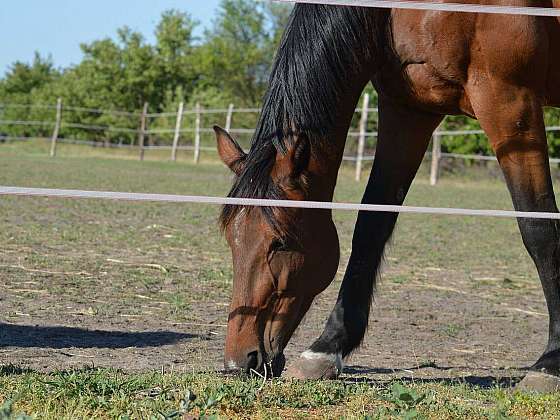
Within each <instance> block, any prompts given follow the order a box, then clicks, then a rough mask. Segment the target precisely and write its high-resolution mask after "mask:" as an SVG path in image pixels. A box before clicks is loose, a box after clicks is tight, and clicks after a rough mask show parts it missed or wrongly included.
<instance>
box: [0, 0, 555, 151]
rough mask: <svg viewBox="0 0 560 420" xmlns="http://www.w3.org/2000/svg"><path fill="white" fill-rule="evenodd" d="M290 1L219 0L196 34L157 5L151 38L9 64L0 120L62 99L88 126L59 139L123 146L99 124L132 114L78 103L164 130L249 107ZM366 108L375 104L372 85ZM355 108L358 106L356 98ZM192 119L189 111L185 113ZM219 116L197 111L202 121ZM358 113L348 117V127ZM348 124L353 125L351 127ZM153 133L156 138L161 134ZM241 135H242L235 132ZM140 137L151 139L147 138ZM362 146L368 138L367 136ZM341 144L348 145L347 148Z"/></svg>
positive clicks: (121, 38) (456, 122) (133, 124)
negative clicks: (148, 115)
mask: <svg viewBox="0 0 560 420" xmlns="http://www.w3.org/2000/svg"><path fill="white" fill-rule="evenodd" d="M290 11H291V6H287V5H285V4H276V3H270V2H260V1H257V0H222V1H221V4H220V6H219V8H218V11H217V15H216V17H215V19H214V21H213V23H212V25H211V27H210V28H209V29H208V30H206V31H205V33H204V35H203V36H202V37H201V39H196V38H195V36H194V35H193V34H194V30H195V29H196V27H197V25H198V22H197V21H196V20H195V19H193V17H192V16H190V15H189V14H187V13H184V12H181V11H178V10H168V11H166V12H164V13H163V14H162V16H161V18H160V21H159V23H158V24H157V25H156V28H155V39H156V42H155V43H154V44H149V43H147V42H146V40H145V39H144V38H143V36H142V35H141V34H140V33H137V32H134V31H132V30H131V29H130V28H128V27H123V28H121V29H119V30H118V31H117V33H116V36H114V37H113V38H109V37H107V38H104V39H100V40H96V41H93V42H91V43H88V44H83V45H81V49H82V52H83V59H82V61H81V62H80V63H78V64H76V65H73V66H70V67H68V68H65V69H56V68H55V67H54V66H53V63H52V60H51V59H50V58H44V57H42V56H40V55H39V54H38V53H37V54H36V55H35V57H34V59H33V61H32V62H31V63H29V64H28V63H22V62H16V63H14V64H13V65H12V66H11V67H10V68H9V70H8V72H7V73H6V74H5V76H4V77H3V78H2V79H0V120H3V121H6V120H11V121H22V120H26V121H53V120H54V115H55V110H54V104H55V103H56V99H57V98H58V97H61V98H62V99H63V103H64V105H65V108H64V113H63V114H64V120H65V121H67V122H68V121H71V122H72V123H73V124H78V125H87V126H94V127H96V128H95V130H94V131H89V132H85V131H84V130H82V129H80V127H79V126H75V125H74V126H71V125H69V124H65V125H63V129H62V132H61V135H62V136H63V137H67V138H77V139H88V140H103V141H111V142H123V143H131V142H133V141H134V140H135V137H136V135H135V134H134V133H133V132H130V133H127V132H126V131H117V132H115V131H111V130H107V129H104V127H108V126H118V127H124V128H129V129H131V130H134V129H137V128H138V124H139V117H138V115H132V116H130V115H125V114H118V115H113V114H111V115H109V114H96V113H91V112H85V111H84V110H82V109H81V108H96V109H109V110H115V109H120V110H128V111H136V112H139V110H140V109H142V107H143V104H144V103H145V102H148V103H149V104H150V112H166V113H169V116H168V117H162V118H158V119H153V120H151V121H150V127H151V128H157V129H163V131H167V130H169V129H171V128H173V126H174V123H175V119H174V115H173V113H174V112H176V110H177V106H178V104H179V102H185V103H186V105H187V107H189V108H193V107H194V105H195V103H200V104H201V105H202V106H204V107H206V108H224V107H227V105H228V104H229V103H234V104H235V105H236V106H237V107H258V106H259V104H260V103H261V100H262V97H263V95H264V92H265V89H266V86H267V79H268V73H269V71H270V67H271V64H272V61H273V59H274V53H275V51H276V48H277V46H278V44H279V42H280V38H281V36H282V33H283V30H284V28H285V26H286V24H287V23H288V20H289V15H290ZM367 91H368V92H369V93H370V97H371V101H370V106H371V107H374V106H376V104H377V96H376V93H375V91H374V90H373V89H372V87H371V86H368V88H367ZM2 103H15V104H20V105H21V104H35V105H38V104H47V105H49V107H35V108H31V109H30V108H25V107H21V106H20V107H5V106H2V105H1V104H2ZM360 106H361V105H360ZM185 118H186V124H190V125H192V124H193V121H191V120H192V119H193V118H194V117H193V116H192V114H189V115H187V116H185ZM222 118H223V119H225V115H224V116H215V115H210V116H205V117H204V118H203V125H204V126H205V127H208V126H209V125H211V124H212V123H214V122H216V121H220V120H221V119H222ZM358 120H359V116H356V117H355V118H354V126H357V122H358ZM255 123H256V115H254V114H239V115H236V117H235V123H234V124H235V126H236V127H237V128H252V127H254V125H255ZM546 124H547V125H548V126H558V125H560V110H557V109H548V110H547V111H546ZM441 128H442V129H444V130H459V129H460V130H469V129H479V126H478V123H477V122H476V121H474V120H472V119H469V118H466V117H463V116H454V117H450V118H447V119H446V120H445V122H444V124H443V125H442V127H441ZM353 130H355V129H353ZM368 130H369V131H377V119H376V118H373V117H372V118H370V120H369V123H368ZM51 132H52V126H49V125H48V124H46V125H40V124H37V125H34V126H24V125H16V124H11V125H8V124H1V123H0V136H1V135H9V136H49V135H50V133H51ZM171 137H172V135H170V134H169V133H165V134H162V135H161V136H160V137H159V139H158V140H163V141H168V140H170V139H171ZM244 140H245V141H247V140H248V139H244ZM148 141H150V142H151V141H154V139H152V138H150V139H148ZM367 147H368V149H369V148H373V147H375V138H373V137H369V138H368V145H367ZM442 148H443V151H444V152H455V153H463V154H491V153H492V151H491V148H490V146H489V144H488V142H487V140H486V139H485V137H484V136H480V135H464V136H453V137H444V138H443V141H442ZM354 149H355V145H354V143H350V144H349V146H348V150H347V152H349V153H354V152H355V150H354ZM549 149H550V153H551V155H552V156H556V157H558V156H560V133H559V132H551V133H549Z"/></svg>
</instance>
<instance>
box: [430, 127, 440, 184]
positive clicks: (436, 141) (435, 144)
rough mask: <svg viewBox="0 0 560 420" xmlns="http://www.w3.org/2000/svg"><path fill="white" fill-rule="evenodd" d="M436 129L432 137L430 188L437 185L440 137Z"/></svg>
mask: <svg viewBox="0 0 560 420" xmlns="http://www.w3.org/2000/svg"><path fill="white" fill-rule="evenodd" d="M438 129H439V128H438ZM438 129H436V131H435V132H434V135H433V136H432V167H431V169H430V185H432V186H433V185H436V184H437V181H438V175H439V161H440V159H441V136H440V135H439V134H438Z"/></svg>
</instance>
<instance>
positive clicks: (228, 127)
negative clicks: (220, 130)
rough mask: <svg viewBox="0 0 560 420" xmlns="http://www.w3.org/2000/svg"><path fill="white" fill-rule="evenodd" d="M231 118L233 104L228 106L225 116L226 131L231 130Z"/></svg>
mask: <svg viewBox="0 0 560 420" xmlns="http://www.w3.org/2000/svg"><path fill="white" fill-rule="evenodd" d="M232 118H233V104H229V107H228V110H227V116H226V131H227V132H228V133H229V130H231V119H232Z"/></svg>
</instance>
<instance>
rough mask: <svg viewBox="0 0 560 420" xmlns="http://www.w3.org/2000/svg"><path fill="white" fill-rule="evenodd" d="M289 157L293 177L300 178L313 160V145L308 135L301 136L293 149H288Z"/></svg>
mask: <svg viewBox="0 0 560 420" xmlns="http://www.w3.org/2000/svg"><path fill="white" fill-rule="evenodd" d="M288 157H289V159H290V163H291V175H292V177H294V178H296V177H299V176H300V175H301V174H302V172H303V171H305V170H306V169H307V167H308V166H309V160H310V159H311V143H310V142H309V137H307V135H306V134H304V133H302V134H299V135H298V137H297V140H296V141H295V143H294V144H293V146H292V147H290V148H289V149H288Z"/></svg>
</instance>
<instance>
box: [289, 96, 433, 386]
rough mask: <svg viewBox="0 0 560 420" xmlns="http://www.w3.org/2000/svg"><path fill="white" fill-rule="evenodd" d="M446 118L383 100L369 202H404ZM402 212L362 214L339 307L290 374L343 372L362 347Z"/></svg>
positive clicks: (313, 376) (314, 375)
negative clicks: (383, 265) (388, 248)
mask: <svg viewBox="0 0 560 420" xmlns="http://www.w3.org/2000/svg"><path fill="white" fill-rule="evenodd" d="M441 119H442V117H441V116H438V115H434V114H429V113H425V112H420V111H417V110H414V109H411V108H408V107H403V106H400V105H396V104H394V103H392V102H390V101H389V100H387V99H382V98H381V99H380V103H379V138H378V144H377V150H376V156H375V161H374V164H373V168H372V171H371V174H370V178H369V182H368V184H367V187H366V191H365V194H364V197H363V200H362V202H363V203H368V204H393V205H395V204H396V205H400V204H402V203H403V201H404V199H405V196H406V194H407V192H408V189H409V187H410V184H411V183H412V180H413V179H414V176H415V175H416V172H417V170H418V167H419V166H420V163H421V162H422V158H423V156H424V153H425V151H426V148H427V146H428V143H429V141H430V138H431V135H432V133H433V131H434V130H435V128H436V127H437V126H438V124H439V123H440V122H441ZM403 122H406V123H404V124H403ZM397 216H398V215H397V214H395V213H371V212H360V213H359V214H358V220H357V223H356V226H355V230H354V237H353V240H352V253H351V256H350V260H349V262H348V266H347V269H346V273H345V276H344V280H343V282H342V286H341V288H340V292H339V295H338V299H337V302H336V304H335V307H334V309H333V310H332V312H331V314H330V316H329V318H328V321H327V323H326V326H325V329H324V331H323V333H322V334H321V336H320V337H319V338H318V339H317V340H316V341H315V342H314V343H313V345H312V346H311V347H310V348H309V350H307V351H305V352H304V353H302V354H301V356H300V357H299V358H298V359H297V360H296V361H295V362H294V363H293V364H292V365H291V366H290V367H289V368H288V371H287V376H289V377H294V378H299V379H305V378H306V379H320V378H323V379H329V378H335V377H337V376H338V375H339V374H340V373H341V370H342V361H343V359H344V358H345V357H346V356H348V355H349V354H350V353H351V352H352V351H354V350H355V349H356V348H357V347H358V346H359V345H360V343H361V342H362V339H363V337H364V334H365V331H366V329H367V325H368V318H369V313H370V307H371V302H372V299H373V293H374V291H375V284H376V278H377V274H378V269H379V265H380V263H381V260H382V257H383V251H384V248H385V244H386V243H387V241H388V240H389V238H390V237H391V234H392V232H393V229H394V226H395V223H396V221H397Z"/></svg>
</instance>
